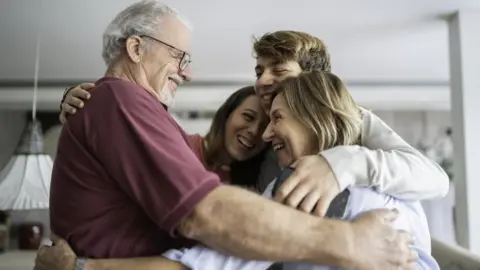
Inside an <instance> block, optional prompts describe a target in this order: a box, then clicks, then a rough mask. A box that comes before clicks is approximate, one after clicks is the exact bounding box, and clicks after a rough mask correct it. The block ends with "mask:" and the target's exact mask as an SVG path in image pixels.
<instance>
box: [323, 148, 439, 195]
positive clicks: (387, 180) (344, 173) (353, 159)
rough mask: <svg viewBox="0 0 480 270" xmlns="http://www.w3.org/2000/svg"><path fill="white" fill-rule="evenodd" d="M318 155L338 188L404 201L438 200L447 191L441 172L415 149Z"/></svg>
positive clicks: (333, 151)
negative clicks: (366, 190) (373, 190)
mask: <svg viewBox="0 0 480 270" xmlns="http://www.w3.org/2000/svg"><path fill="white" fill-rule="evenodd" d="M321 154H322V155H323V156H324V157H325V159H326V160H327V161H328V163H329V164H330V167H331V168H332V170H333V172H334V174H335V177H336V178H337V180H338V181H339V183H340V185H341V188H345V187H346V186H347V185H349V184H350V185H354V186H358V187H375V188H376V190H377V191H379V192H381V193H385V194H389V195H391V196H394V197H397V198H401V199H406V200H423V199H432V198H437V197H442V196H444V195H445V193H446V192H447V191H448V177H447V175H446V174H445V172H444V171H443V170H442V168H441V167H440V166H438V165H437V164H436V163H435V162H433V161H431V160H430V159H428V158H427V157H425V156H423V155H422V154H421V153H419V152H417V151H416V150H415V149H410V148H408V147H397V148H395V149H391V150H379V149H377V150H370V149H367V148H366V147H362V146H357V145H352V146H341V147H338V148H332V149H329V150H327V151H324V152H322V153H321Z"/></svg>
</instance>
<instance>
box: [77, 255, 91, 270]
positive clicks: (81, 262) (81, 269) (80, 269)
mask: <svg viewBox="0 0 480 270" xmlns="http://www.w3.org/2000/svg"><path fill="white" fill-rule="evenodd" d="M87 260H88V259H87V258H77V260H76V261H75V268H74V270H85V265H86V264H87Z"/></svg>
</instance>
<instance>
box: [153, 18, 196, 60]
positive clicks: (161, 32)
mask: <svg viewBox="0 0 480 270" xmlns="http://www.w3.org/2000/svg"><path fill="white" fill-rule="evenodd" d="M191 36H192V31H191V29H190V27H189V26H188V25H187V24H186V23H185V22H183V21H181V20H180V19H178V18H177V17H176V16H175V15H168V16H166V17H165V18H163V19H162V20H161V21H160V23H159V26H158V29H157V33H156V37H158V38H159V39H161V40H162V41H164V42H166V43H168V44H170V45H172V46H174V47H176V48H178V49H180V50H182V51H184V52H186V53H188V54H190V55H191V51H192V50H191Z"/></svg>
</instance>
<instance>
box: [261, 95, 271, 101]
mask: <svg viewBox="0 0 480 270" xmlns="http://www.w3.org/2000/svg"><path fill="white" fill-rule="evenodd" d="M271 97H272V95H263V96H262V99H264V100H270V98H271Z"/></svg>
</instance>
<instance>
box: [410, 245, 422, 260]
mask: <svg viewBox="0 0 480 270" xmlns="http://www.w3.org/2000/svg"><path fill="white" fill-rule="evenodd" d="M408 251H409V252H408V258H407V262H409V263H414V262H416V261H418V260H419V259H420V257H419V255H418V251H417V250H416V249H414V248H413V247H412V248H409V249H408Z"/></svg>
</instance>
